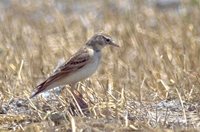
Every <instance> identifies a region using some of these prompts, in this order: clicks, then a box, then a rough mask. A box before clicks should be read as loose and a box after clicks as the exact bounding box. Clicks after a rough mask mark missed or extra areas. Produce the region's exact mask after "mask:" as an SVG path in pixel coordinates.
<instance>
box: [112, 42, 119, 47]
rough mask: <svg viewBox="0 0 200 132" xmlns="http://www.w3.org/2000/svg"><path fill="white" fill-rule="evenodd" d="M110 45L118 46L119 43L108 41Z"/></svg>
mask: <svg viewBox="0 0 200 132" xmlns="http://www.w3.org/2000/svg"><path fill="white" fill-rule="evenodd" d="M110 45H112V46H115V47H119V45H117V44H116V43H115V42H112V43H110Z"/></svg>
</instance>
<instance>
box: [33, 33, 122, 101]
mask: <svg viewBox="0 0 200 132" xmlns="http://www.w3.org/2000/svg"><path fill="white" fill-rule="evenodd" d="M109 45H110V46H114V47H119V45H117V44H116V43H115V42H114V41H113V40H112V38H111V36H109V35H107V34H103V33H96V34H94V35H93V36H92V37H91V38H90V39H89V40H88V41H87V42H86V44H85V45H84V46H83V47H82V48H80V49H79V50H78V51H77V52H76V53H75V54H74V55H72V57H71V58H70V59H69V60H68V61H66V63H64V64H62V65H61V66H59V67H58V68H57V70H56V71H55V72H54V73H53V74H52V75H51V76H50V77H48V78H47V79H46V80H44V81H43V82H42V83H40V84H39V85H37V86H36V88H35V89H36V90H35V91H36V92H34V93H33V94H32V95H31V97H30V98H33V97H35V96H36V95H38V94H40V93H43V92H45V91H47V90H50V89H53V88H55V87H59V86H65V85H69V86H71V87H75V85H76V83H77V82H79V81H82V80H84V79H86V78H88V77H90V76H91V75H92V74H93V73H95V71H96V70H97V68H98V67H99V65H100V63H101V56H102V49H103V48H104V47H107V46H109Z"/></svg>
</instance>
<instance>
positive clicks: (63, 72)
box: [30, 48, 91, 98]
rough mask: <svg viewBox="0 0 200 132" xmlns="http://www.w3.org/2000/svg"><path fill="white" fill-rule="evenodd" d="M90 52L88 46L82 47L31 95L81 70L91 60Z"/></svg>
mask: <svg viewBox="0 0 200 132" xmlns="http://www.w3.org/2000/svg"><path fill="white" fill-rule="evenodd" d="M90 57H91V56H90V54H89V52H88V50H87V49H86V48H83V49H80V50H79V51H78V52H77V53H76V54H75V55H74V56H72V57H71V58H70V59H69V61H67V62H66V63H65V64H63V65H61V66H60V67H59V68H58V69H57V70H56V71H55V72H54V74H53V75H51V76H50V77H49V78H47V79H46V80H45V81H44V82H42V83H41V84H39V85H38V86H37V87H36V92H35V93H34V94H33V95H32V96H31V97H30V98H32V97H34V96H36V95H37V94H39V93H41V92H43V91H45V90H46V88H47V87H48V86H49V85H51V84H53V83H54V82H56V81H57V80H59V79H61V78H63V77H66V76H68V75H70V74H71V73H73V72H75V71H77V70H79V69H80V68H82V67H83V66H85V65H86V64H88V63H89V62H90V60H91V59H90Z"/></svg>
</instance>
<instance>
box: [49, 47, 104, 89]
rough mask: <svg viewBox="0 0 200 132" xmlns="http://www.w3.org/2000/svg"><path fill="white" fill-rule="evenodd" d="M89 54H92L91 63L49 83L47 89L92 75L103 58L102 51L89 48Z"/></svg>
mask: <svg viewBox="0 0 200 132" xmlns="http://www.w3.org/2000/svg"><path fill="white" fill-rule="evenodd" d="M89 54H90V55H91V58H90V59H91V61H89V62H90V63H88V64H86V65H85V66H84V67H82V68H81V69H79V70H77V71H76V72H74V73H71V74H70V75H67V76H66V77H64V78H62V79H60V80H57V81H56V82H54V83H53V84H51V85H49V86H48V87H47V88H46V90H49V89H52V88H55V87H58V86H64V85H67V84H75V83H77V82H79V81H81V80H84V79H86V78H88V77H90V76H91V75H92V74H93V73H94V72H95V71H96V70H97V68H98V66H99V63H100V60H101V51H99V52H96V51H94V50H92V49H89ZM46 90H45V91H46Z"/></svg>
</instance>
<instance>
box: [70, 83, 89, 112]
mask: <svg viewBox="0 0 200 132" xmlns="http://www.w3.org/2000/svg"><path fill="white" fill-rule="evenodd" d="M70 86H71V90H70V91H71V93H72V96H73V99H74V101H75V103H76V105H77V107H78V109H79V111H80V112H81V113H82V112H84V113H85V110H86V109H88V105H87V103H86V101H85V100H84V98H83V95H82V94H81V93H80V92H79V91H78V90H76V88H75V86H76V85H75V84H74V85H70ZM82 114H83V113H82Z"/></svg>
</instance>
